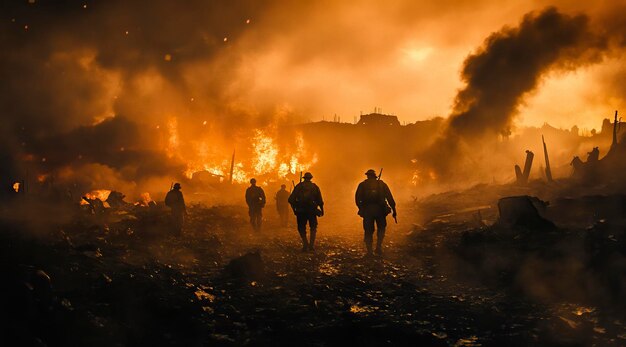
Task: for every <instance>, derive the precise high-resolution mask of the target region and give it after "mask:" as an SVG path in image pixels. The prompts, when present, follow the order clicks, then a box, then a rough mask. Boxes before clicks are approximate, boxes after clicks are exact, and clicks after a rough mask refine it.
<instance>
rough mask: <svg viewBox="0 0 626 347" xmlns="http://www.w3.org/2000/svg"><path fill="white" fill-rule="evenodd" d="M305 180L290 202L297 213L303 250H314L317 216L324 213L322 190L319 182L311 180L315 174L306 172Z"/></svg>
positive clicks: (297, 188)
mask: <svg viewBox="0 0 626 347" xmlns="http://www.w3.org/2000/svg"><path fill="white" fill-rule="evenodd" d="M303 178H304V181H302V182H300V183H298V184H297V185H296V186H295V188H294V189H293V192H292V193H291V195H290V196H289V204H291V208H292V209H293V212H294V214H295V215H296V220H297V223H298V233H299V234H300V238H301V239H302V251H303V252H305V251H314V249H315V248H314V247H315V236H316V234H317V217H321V216H323V215H324V201H323V200H322V192H321V191H320V188H319V187H318V186H317V184H315V183H313V182H311V179H313V175H312V174H311V173H310V172H307V173H305V174H304V177H303ZM307 223H308V224H309V228H310V230H311V232H310V238H309V240H307V238H306V225H307Z"/></svg>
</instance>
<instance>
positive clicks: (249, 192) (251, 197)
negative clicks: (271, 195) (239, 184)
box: [246, 178, 265, 232]
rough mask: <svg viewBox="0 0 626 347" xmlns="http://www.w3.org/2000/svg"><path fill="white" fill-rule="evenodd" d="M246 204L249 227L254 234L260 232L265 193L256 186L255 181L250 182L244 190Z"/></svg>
mask: <svg viewBox="0 0 626 347" xmlns="http://www.w3.org/2000/svg"><path fill="white" fill-rule="evenodd" d="M246 204H248V215H249V216H250V225H252V229H253V230H254V231H256V232H259V231H261V223H262V220H263V208H264V207H265V192H264V191H263V188H261V187H259V186H257V185H256V179H254V178H252V179H251V180H250V187H248V189H246Z"/></svg>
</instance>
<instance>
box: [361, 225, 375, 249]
mask: <svg viewBox="0 0 626 347" xmlns="http://www.w3.org/2000/svg"><path fill="white" fill-rule="evenodd" d="M363 231H364V237H363V240H364V241H365V247H366V248H367V254H372V242H373V241H374V240H373V236H374V218H373V217H369V216H365V217H363Z"/></svg>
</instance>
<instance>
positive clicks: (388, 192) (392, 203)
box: [384, 183, 396, 211]
mask: <svg viewBox="0 0 626 347" xmlns="http://www.w3.org/2000/svg"><path fill="white" fill-rule="evenodd" d="M384 185H385V188H384V189H385V199H387V202H388V203H389V206H390V207H391V208H392V209H393V210H394V211H395V210H396V201H395V200H394V199H393V195H391V189H389V186H388V185H387V183H384Z"/></svg>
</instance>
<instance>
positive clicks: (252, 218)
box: [248, 208, 256, 230]
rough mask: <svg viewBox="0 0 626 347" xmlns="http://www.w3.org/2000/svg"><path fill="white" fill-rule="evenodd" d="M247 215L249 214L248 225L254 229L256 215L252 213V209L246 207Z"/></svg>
mask: <svg viewBox="0 0 626 347" xmlns="http://www.w3.org/2000/svg"><path fill="white" fill-rule="evenodd" d="M248 216H250V225H251V226H252V229H255V230H256V215H255V214H254V209H252V208H248Z"/></svg>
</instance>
